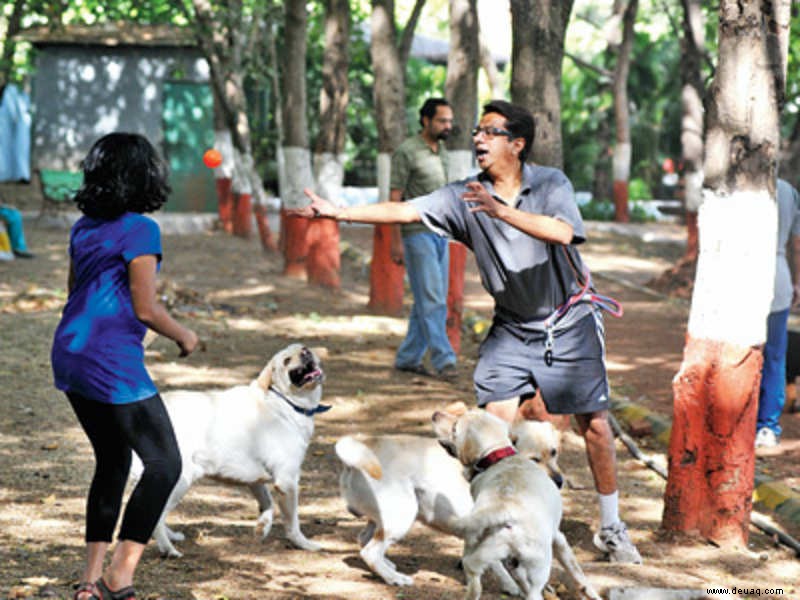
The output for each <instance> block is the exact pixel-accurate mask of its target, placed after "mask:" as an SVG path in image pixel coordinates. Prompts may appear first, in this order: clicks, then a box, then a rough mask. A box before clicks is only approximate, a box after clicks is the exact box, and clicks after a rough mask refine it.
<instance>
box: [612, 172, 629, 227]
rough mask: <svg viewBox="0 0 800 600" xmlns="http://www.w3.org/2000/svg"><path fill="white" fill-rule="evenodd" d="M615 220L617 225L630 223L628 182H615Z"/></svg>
mask: <svg viewBox="0 0 800 600" xmlns="http://www.w3.org/2000/svg"><path fill="white" fill-rule="evenodd" d="M614 220H615V221H616V222H617V223H627V222H628V221H630V217H629V215H628V182H627V181H614Z"/></svg>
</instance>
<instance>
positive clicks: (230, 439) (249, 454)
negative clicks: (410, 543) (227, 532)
mask: <svg viewBox="0 0 800 600" xmlns="http://www.w3.org/2000/svg"><path fill="white" fill-rule="evenodd" d="M323 380H324V373H323V371H322V367H321V364H320V359H319V357H318V356H317V354H316V353H315V352H313V351H311V350H309V349H308V348H306V347H305V346H303V345H301V344H292V345H290V346H288V347H287V348H285V349H283V350H281V351H280V352H278V353H277V354H275V356H273V357H272V359H271V360H270V361H269V363H268V364H267V366H266V367H264V369H263V371H261V374H260V375H259V376H258V378H257V379H255V380H254V381H252V382H251V383H250V385H240V386H236V387H233V388H230V389H227V390H219V391H207V392H196V391H173V392H168V393H165V394H164V395H163V398H164V403H165V404H166V407H167V411H168V412H169V416H170V419H171V420H172V425H173V428H174V429H175V435H176V437H177V439H178V445H179V447H180V451H181V456H182V458H183V470H182V472H181V476H180V479H179V480H178V483H177V484H176V485H175V488H174V489H173V490H172V494H171V495H170V497H169V500H168V501H167V505H166V507H165V508H164V512H163V514H162V515H161V519H160V520H159V522H158V524H157V525H156V528H155V531H154V532H153V537H154V538H155V540H156V543H157V544H158V549H159V550H160V551H161V553H162V554H164V555H167V556H181V553H180V552H178V550H177V549H176V548H175V546H173V545H172V541H180V540H182V539H183V535H182V534H179V533H176V532H174V531H172V530H170V529H169V528H168V527H167V526H166V524H165V518H166V515H167V514H168V513H169V511H170V510H172V509H173V508H174V507H175V506H176V505H177V504H178V502H180V500H181V498H182V497H183V495H184V494H185V493H186V492H187V490H188V489H189V487H190V486H191V485H192V483H194V482H195V481H197V480H198V479H200V478H201V477H213V478H217V479H221V480H224V481H227V482H234V483H243V484H246V485H247V486H248V487H249V488H250V491H251V492H252V493H253V495H254V496H255V497H256V500H258V506H259V511H260V513H261V514H260V516H259V518H258V523H259V525H260V526H261V527H262V537H266V536H267V535H268V534H269V531H270V529H271V527H272V519H273V509H272V497H271V495H270V492H269V489H268V487H267V485H266V482H267V480H268V479H270V478H271V479H272V481H273V483H274V486H275V492H276V493H277V494H278V505H279V506H280V509H281V514H282V516H283V520H284V523H285V527H286V537H287V538H288V540H289V541H290V542H292V543H293V544H294V545H295V546H297V547H298V548H302V549H304V550H319V549H320V546H319V545H318V544H316V543H314V542H312V541H310V540H308V539H307V538H306V537H305V536H304V535H303V533H302V532H301V531H300V524H299V521H298V517H297V491H298V482H299V479H300V467H301V465H302V464H303V459H304V458H305V454H306V449H307V448H308V444H309V441H310V440H311V435H312V434H313V433H314V419H313V417H314V414H316V413H319V412H324V411H326V410H327V409H328V408H330V407H328V406H323V405H321V404H320V400H321V398H322V382H323ZM131 472H132V476H133V478H134V479H135V480H136V479H138V478H139V476H140V475H141V463H140V462H139V461H138V460H137V461H135V462H134V465H133V467H132V470H131Z"/></svg>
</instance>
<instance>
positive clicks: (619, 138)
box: [612, 0, 638, 223]
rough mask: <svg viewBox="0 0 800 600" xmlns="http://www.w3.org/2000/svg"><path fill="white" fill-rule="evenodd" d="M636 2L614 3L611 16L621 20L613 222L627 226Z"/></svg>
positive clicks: (615, 84)
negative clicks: (632, 57)
mask: <svg viewBox="0 0 800 600" xmlns="http://www.w3.org/2000/svg"><path fill="white" fill-rule="evenodd" d="M637 9H638V0H627V1H626V0H615V2H614V15H615V16H618V17H621V19H622V20H621V26H622V41H621V43H620V44H619V46H618V48H617V63H616V66H615V68H614V82H613V85H612V87H613V91H614V125H615V127H616V135H615V145H614V160H613V167H612V171H613V173H614V183H613V195H614V220H615V221H618V222H622V223H627V222H628V220H629V219H630V216H629V214H628V184H629V182H630V178H631V150H632V146H631V124H630V119H631V117H630V109H629V108H628V73H629V71H630V65H631V48H632V47H633V35H634V33H633V25H634V22H635V21H636V11H637Z"/></svg>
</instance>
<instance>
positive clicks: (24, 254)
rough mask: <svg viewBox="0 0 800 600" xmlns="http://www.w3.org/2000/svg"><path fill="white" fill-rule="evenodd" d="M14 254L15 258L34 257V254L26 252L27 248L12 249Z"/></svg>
mask: <svg viewBox="0 0 800 600" xmlns="http://www.w3.org/2000/svg"><path fill="white" fill-rule="evenodd" d="M14 256H16V257H17V258H35V257H36V255H35V254H32V253H31V252H28V251H27V250H14Z"/></svg>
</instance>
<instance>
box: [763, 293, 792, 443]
mask: <svg viewBox="0 0 800 600" xmlns="http://www.w3.org/2000/svg"><path fill="white" fill-rule="evenodd" d="M788 320H789V310H788V309H787V310H780V311H775V312H772V313H770V314H769V317H768V318H767V342H766V343H765V344H764V364H763V367H762V369H761V388H760V390H759V391H760V394H759V399H758V420H757V424H756V431H758V430H760V429H761V428H763V427H768V428H769V429H771V430H772V431H773V433H775V436H776V437H780V435H781V427H780V424H779V419H780V416H781V412H783V405H784V403H785V402H786V348H787V345H788V343H789V334H788V331H787V322H788Z"/></svg>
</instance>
